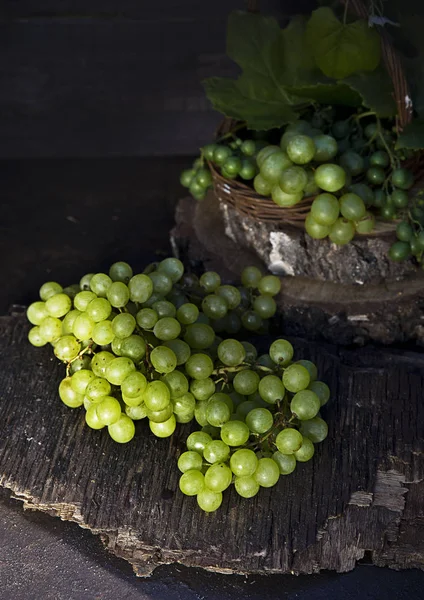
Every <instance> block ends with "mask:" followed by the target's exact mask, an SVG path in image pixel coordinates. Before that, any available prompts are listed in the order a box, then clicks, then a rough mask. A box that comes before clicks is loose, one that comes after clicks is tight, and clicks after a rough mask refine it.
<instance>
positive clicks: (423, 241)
mask: <svg viewBox="0 0 424 600" xmlns="http://www.w3.org/2000/svg"><path fill="white" fill-rule="evenodd" d="M417 242H418V246H419V248H420V249H421V250H424V231H420V232H419V233H418V235H417Z"/></svg>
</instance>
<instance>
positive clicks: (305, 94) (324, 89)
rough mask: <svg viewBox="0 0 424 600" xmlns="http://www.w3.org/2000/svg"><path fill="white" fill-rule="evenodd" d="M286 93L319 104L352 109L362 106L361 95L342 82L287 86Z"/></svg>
mask: <svg viewBox="0 0 424 600" xmlns="http://www.w3.org/2000/svg"><path fill="white" fill-rule="evenodd" d="M287 91H288V92H290V93H291V94H293V95H296V96H297V97H302V98H307V99H309V100H314V101H315V102H319V103H320V104H330V105H332V104H334V105H338V104H339V105H342V106H352V107H357V106H361V104H362V97H361V95H360V94H359V93H358V92H357V91H356V90H354V89H353V88H352V87H350V86H349V85H348V84H347V83H345V82H343V81H340V82H333V83H324V82H319V83H315V84H310V85H303V86H295V87H290V86H288V87H287Z"/></svg>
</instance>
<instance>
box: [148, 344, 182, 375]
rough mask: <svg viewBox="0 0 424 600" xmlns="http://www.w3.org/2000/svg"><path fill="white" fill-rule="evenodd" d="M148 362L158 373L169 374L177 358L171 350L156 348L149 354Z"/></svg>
mask: <svg viewBox="0 0 424 600" xmlns="http://www.w3.org/2000/svg"><path fill="white" fill-rule="evenodd" d="M150 362H151V363H152V365H153V367H154V368H155V369H156V371H157V372H158V373H163V374H165V373H171V372H172V371H174V369H175V368H176V366H177V357H176V355H175V353H174V351H173V350H171V348H168V347H167V346H156V348H153V350H152V351H151V353H150Z"/></svg>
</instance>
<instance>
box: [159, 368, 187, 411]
mask: <svg viewBox="0 0 424 600" xmlns="http://www.w3.org/2000/svg"><path fill="white" fill-rule="evenodd" d="M161 381H163V383H165V385H167V387H168V389H169V392H170V394H171V399H172V400H175V399H176V398H179V397H181V396H183V395H184V394H187V392H188V380H187V377H186V376H185V375H184V373H181V371H172V372H171V373H167V374H166V375H163V376H162V377H161ZM193 409H194V407H193Z"/></svg>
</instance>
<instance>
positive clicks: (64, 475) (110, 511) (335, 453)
mask: <svg viewBox="0 0 424 600" xmlns="http://www.w3.org/2000/svg"><path fill="white" fill-rule="evenodd" d="M27 329H28V326H27V324H26V323H25V320H24V318H23V317H22V316H17V317H2V318H0V373H1V379H2V382H1V383H2V386H1V387H2V390H3V391H2V403H1V407H2V419H1V421H0V482H1V484H2V485H3V486H5V487H7V488H9V489H11V490H12V492H13V494H14V496H15V497H17V498H20V499H22V500H23V501H24V503H25V506H27V507H30V508H37V509H40V510H43V511H46V512H49V513H50V514H53V515H57V516H59V517H61V518H63V519H69V520H73V521H76V522H77V523H79V524H80V525H81V526H83V527H88V528H90V529H91V530H92V531H93V532H94V533H98V534H100V535H101V536H102V539H103V540H104V542H105V544H106V545H107V546H108V547H109V548H110V549H111V550H113V552H115V553H116V554H118V555H120V556H123V557H124V558H126V559H127V560H128V561H129V562H130V563H132V564H133V566H134V568H135V570H136V572H137V573H138V574H147V573H149V572H150V571H151V570H152V569H154V568H155V566H157V565H159V564H163V563H171V562H181V563H183V564H185V565H195V566H202V567H205V568H208V569H212V570H216V571H223V572H293V573H300V572H305V573H311V572H317V571H319V570H320V569H332V570H337V571H346V570H349V569H352V568H353V567H354V566H355V563H356V561H357V560H358V559H361V558H362V557H364V555H365V553H367V555H368V556H369V557H370V558H372V560H373V561H374V562H376V563H377V564H380V565H389V566H391V567H394V568H406V567H418V568H424V539H423V522H424V502H423V497H424V494H423V491H424V490H423V480H424V440H423V435H422V434H423V430H424V404H423V402H422V396H423V389H424V359H423V357H422V355H420V354H418V353H412V352H409V353H408V352H396V351H390V350H384V351H380V350H378V351H377V350H374V349H372V348H369V349H366V350H361V351H359V352H358V351H348V350H338V349H337V348H336V347H332V346H325V345H316V344H314V343H310V342H304V341H301V340H294V341H295V345H296V348H297V350H298V352H299V355H301V356H303V357H305V358H311V359H312V360H314V361H316V362H317V364H318V367H319V371H320V373H321V374H322V376H323V378H324V379H325V380H326V381H328V383H329V385H330V386H331V389H332V400H331V402H330V403H329V404H328V406H327V407H326V408H325V416H326V418H327V420H328V422H329V428H330V434H329V438H328V440H327V441H326V442H324V443H323V444H322V445H321V446H320V447H319V450H318V452H317V453H316V456H315V458H314V460H313V461H311V463H307V464H305V465H300V466H299V467H298V469H297V471H296V473H295V474H293V475H291V476H289V477H287V478H284V479H283V480H282V481H280V482H279V484H278V486H277V487H276V488H274V489H271V490H262V491H261V492H260V494H259V495H258V496H257V497H256V498H255V499H254V500H251V501H246V500H242V499H240V498H238V497H237V496H236V494H234V493H233V492H232V491H231V492H229V493H226V494H225V500H224V503H223V506H222V508H221V510H220V511H218V512H217V513H214V514H211V515H205V514H203V513H201V512H200V511H199V510H198V509H197V507H196V503H195V500H194V499H193V498H184V497H183V496H182V494H180V493H179V491H178V470H177V467H176V455H177V453H178V452H179V450H180V449H181V447H182V440H183V439H184V437H185V435H186V434H187V427H184V428H182V429H181V430H180V433H179V435H177V436H174V437H173V438H172V439H171V440H170V441H168V440H159V439H156V438H154V437H152V436H151V435H150V434H149V433H148V429H147V427H146V425H145V424H144V423H140V424H138V425H137V434H136V438H135V439H134V440H133V441H132V442H131V443H130V444H127V445H125V446H119V445H117V444H115V443H113V442H112V441H111V440H110V438H109V437H108V435H107V433H106V432H104V431H100V432H95V431H92V430H89V429H88V428H87V427H86V426H84V418H83V411H82V410H80V409H77V410H70V409H68V408H67V407H65V406H64V405H62V404H61V402H60V401H59V400H58V397H57V392H56V389H57V384H58V382H59V380H60V378H61V377H62V376H63V370H64V369H63V366H62V365H59V364H58V363H57V361H56V360H54V359H53V358H52V355H51V352H50V350H49V349H47V348H46V349H42V350H39V349H35V348H32V347H30V346H29V344H28V342H27V341H26V332H27Z"/></svg>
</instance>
